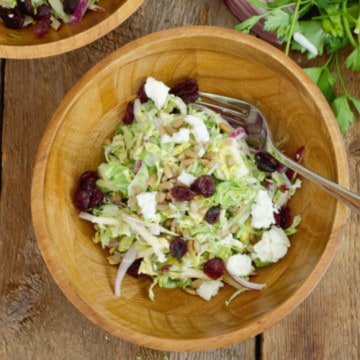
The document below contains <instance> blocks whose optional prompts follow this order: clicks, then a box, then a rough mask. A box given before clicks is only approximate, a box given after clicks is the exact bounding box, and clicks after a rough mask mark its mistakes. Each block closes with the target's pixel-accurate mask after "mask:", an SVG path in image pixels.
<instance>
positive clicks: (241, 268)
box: [226, 254, 252, 276]
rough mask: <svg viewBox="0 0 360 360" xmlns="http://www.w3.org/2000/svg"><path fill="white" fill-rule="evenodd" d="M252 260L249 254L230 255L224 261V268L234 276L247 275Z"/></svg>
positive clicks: (249, 271)
mask: <svg viewBox="0 0 360 360" xmlns="http://www.w3.org/2000/svg"><path fill="white" fill-rule="evenodd" d="M251 264H252V260H251V257H250V256H249V255H246V254H236V255H232V256H230V257H229V258H228V260H227V261H226V270H227V271H228V272H229V273H230V274H233V275H235V276H247V275H249V274H250V273H251V271H252V265H251Z"/></svg>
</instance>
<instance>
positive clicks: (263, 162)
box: [255, 151, 279, 172]
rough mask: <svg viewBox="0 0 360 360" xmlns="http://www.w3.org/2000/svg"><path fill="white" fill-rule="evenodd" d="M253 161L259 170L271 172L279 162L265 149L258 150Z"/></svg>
mask: <svg viewBox="0 0 360 360" xmlns="http://www.w3.org/2000/svg"><path fill="white" fill-rule="evenodd" d="M255 163H256V165H257V167H258V169H259V170H261V171H265V172H273V171H275V170H276V169H277V168H278V166H279V162H278V161H277V160H276V159H275V158H274V157H273V156H272V155H270V154H269V153H268V152H267V151H258V152H257V153H256V154H255Z"/></svg>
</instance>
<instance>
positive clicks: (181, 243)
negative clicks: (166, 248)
mask: <svg viewBox="0 0 360 360" xmlns="http://www.w3.org/2000/svg"><path fill="white" fill-rule="evenodd" d="M186 252H187V245H186V242H185V240H184V239H183V238H181V237H180V236H177V237H174V238H173V239H172V240H171V242H170V255H171V256H173V257H174V258H176V259H181V258H182V257H183V256H184V254H185V253H186Z"/></svg>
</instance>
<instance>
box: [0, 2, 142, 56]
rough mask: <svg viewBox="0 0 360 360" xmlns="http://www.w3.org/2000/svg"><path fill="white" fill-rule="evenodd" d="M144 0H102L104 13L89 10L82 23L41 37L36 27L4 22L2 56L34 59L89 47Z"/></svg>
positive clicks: (0, 27)
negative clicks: (12, 25) (88, 45)
mask: <svg viewBox="0 0 360 360" xmlns="http://www.w3.org/2000/svg"><path fill="white" fill-rule="evenodd" d="M143 1H144V0H101V3H99V6H101V7H102V8H103V9H104V10H105V11H104V12H94V11H88V12H87V14H86V15H85V16H84V18H83V19H82V20H81V22H80V23H78V24H76V25H71V26H70V25H63V26H62V27H61V28H60V29H59V31H54V30H51V29H50V30H49V32H48V33H47V34H46V35H45V36H43V37H41V38H39V37H36V36H35V35H34V27H33V26H28V27H26V28H23V29H21V30H13V29H8V28H7V27H5V25H4V24H3V23H2V22H0V57H1V58H10V59H34V58H42V57H47V56H53V55H58V54H62V53H65V52H68V51H71V50H75V49H77V48H80V47H82V46H85V45H87V44H89V43H91V42H93V41H95V40H97V39H99V38H100V37H102V36H104V35H105V34H107V33H109V32H110V31H112V30H114V29H115V28H116V27H117V26H119V25H120V24H121V23H122V22H124V21H125V20H126V19H127V18H128V17H129V16H130V15H132V14H133V13H134V12H135V11H136V10H137V9H138V8H139V6H140V5H141V4H142V3H143Z"/></svg>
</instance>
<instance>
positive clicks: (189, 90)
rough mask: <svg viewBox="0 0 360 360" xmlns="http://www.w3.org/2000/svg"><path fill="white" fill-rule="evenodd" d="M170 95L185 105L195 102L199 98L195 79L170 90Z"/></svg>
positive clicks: (185, 81)
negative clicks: (180, 99) (177, 97)
mask: <svg viewBox="0 0 360 360" xmlns="http://www.w3.org/2000/svg"><path fill="white" fill-rule="evenodd" d="M170 94H174V95H176V96H179V97H181V98H182V100H183V101H184V103H185V104H190V103H193V102H195V101H196V100H197V99H198V97H199V87H198V84H197V82H196V79H194V78H189V79H186V80H184V81H182V82H180V83H179V84H177V85H175V86H174V87H172V88H171V89H170Z"/></svg>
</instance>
